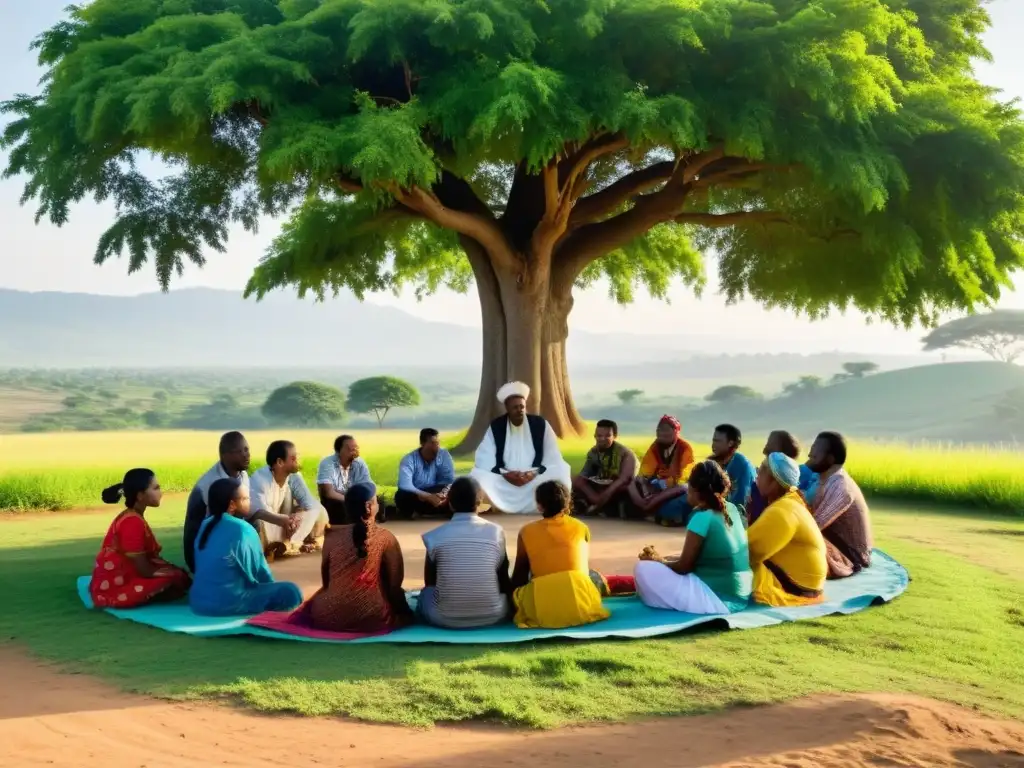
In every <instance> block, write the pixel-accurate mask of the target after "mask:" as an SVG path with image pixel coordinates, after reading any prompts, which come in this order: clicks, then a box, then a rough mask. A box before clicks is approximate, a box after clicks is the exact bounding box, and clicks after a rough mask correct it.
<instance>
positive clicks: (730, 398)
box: [704, 384, 761, 403]
mask: <svg viewBox="0 0 1024 768" xmlns="http://www.w3.org/2000/svg"><path fill="white" fill-rule="evenodd" d="M760 397H761V396H760V395H759V394H758V392H757V390H755V389H754V388H753V387H745V386H742V385H739V384H726V385H724V386H721V387H718V388H717V389H716V390H715V391H714V392H711V393H710V394H708V395H707V396H706V397H705V398H704V399H705V400H707V401H708V402H709V403H737V402H742V401H744V400H757V399H759V398H760Z"/></svg>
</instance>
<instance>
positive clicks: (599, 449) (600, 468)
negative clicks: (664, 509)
mask: <svg viewBox="0 0 1024 768" xmlns="http://www.w3.org/2000/svg"><path fill="white" fill-rule="evenodd" d="M618 436H619V426H618V424H616V423H615V422H614V421H612V420H610V419H602V420H601V421H599V422H597V427H596V428H595V429H594V447H593V448H591V449H590V452H589V453H587V458H586V460H585V461H584V462H583V469H582V470H581V471H580V473H579V474H578V475H577V476H576V477H574V478H573V479H572V491H573V494H572V497H573V498H572V502H573V503H572V506H573V512H574V513H576V514H581V515H583V514H586V515H593V514H599V515H601V516H602V517H604V516H609V515H611V516H614V517H620V516H622V515H623V514H624V513H625V509H624V508H623V507H624V505H625V504H628V503H629V485H630V483H632V482H633V478H634V477H635V476H636V454H634V453H633V452H632V451H631V450H630V449H629V448H627V447H626V446H624V445H623V444H622V443H620V442H619V441H618V440H617V438H618Z"/></svg>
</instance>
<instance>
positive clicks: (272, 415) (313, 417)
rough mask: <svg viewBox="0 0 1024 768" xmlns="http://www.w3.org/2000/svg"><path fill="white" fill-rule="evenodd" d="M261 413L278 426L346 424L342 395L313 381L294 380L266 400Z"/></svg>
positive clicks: (325, 385) (337, 390) (343, 396)
mask: <svg viewBox="0 0 1024 768" xmlns="http://www.w3.org/2000/svg"><path fill="white" fill-rule="evenodd" d="M260 410H261V412H262V413H263V415H264V417H266V419H267V420H268V421H271V422H274V423H278V424H304V425H307V426H328V425H333V426H339V425H341V424H343V423H344V421H345V393H344V392H342V391H341V390H340V389H338V388H337V387H332V386H330V385H328V384H319V383H317V382H315V381H293V382H292V383H291V384H286V385H285V386H283V387H278V388H277V389H275V390H274V391H273V392H271V393H270V395H269V396H268V397H267V399H266V402H264V403H263V406H262V407H261V409H260Z"/></svg>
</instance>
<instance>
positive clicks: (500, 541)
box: [417, 477, 511, 629]
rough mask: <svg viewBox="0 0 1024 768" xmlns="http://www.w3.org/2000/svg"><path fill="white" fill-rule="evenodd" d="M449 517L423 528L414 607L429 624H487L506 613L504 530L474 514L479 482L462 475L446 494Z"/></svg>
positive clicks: (507, 586) (458, 626)
mask: <svg viewBox="0 0 1024 768" xmlns="http://www.w3.org/2000/svg"><path fill="white" fill-rule="evenodd" d="M448 503H449V505H450V506H451V511H452V519H451V521H450V522H447V523H445V524H444V525H442V526H440V527H439V528H435V529H434V530H432V531H429V532H427V533H425V534H423V544H424V546H425V547H426V549H427V559H426V562H425V563H424V573H423V583H424V584H426V586H425V587H424V588H423V591H422V592H420V598H419V603H418V606H417V609H418V611H419V614H420V616H421V617H422V618H423V619H424V621H426V622H427V623H428V624H434V625H435V626H438V627H450V628H452V629H468V628H470V627H489V626H491V625H492V624H497V623H499V622H501V621H505V620H506V619H508V618H509V602H508V599H509V598H508V596H509V593H510V591H511V580H510V579H509V573H508V570H509V560H508V554H507V553H506V550H505V532H504V531H503V530H502V528H501V526H500V525H497V524H496V523H492V522H490V521H489V520H484V519H483V518H482V517H480V515H478V514H477V509H478V508H479V505H480V486H479V485H477V482H476V481H475V480H474V479H473V478H471V477H460V478H459V479H458V480H456V481H455V482H454V483H453V484H452V487H451V491H450V492H449V494H448Z"/></svg>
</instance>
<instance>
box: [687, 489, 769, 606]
mask: <svg viewBox="0 0 1024 768" xmlns="http://www.w3.org/2000/svg"><path fill="white" fill-rule="evenodd" d="M725 512H726V514H727V515H729V520H730V521H732V525H730V526H727V525H726V524H725V520H724V519H723V518H722V516H721V515H720V514H718V513H717V512H712V511H710V510H707V509H701V510H698V511H696V512H694V513H693V517H691V518H690V522H689V524H688V525H687V526H686V528H687V530H688V531H689V532H690V533H695V534H697V535H698V536H703V537H704V545H703V546H702V547H701V548H700V554H699V555H697V564H696V567H695V568H694V569H693V573H694V575H696V576H698V577H699V578H700V580H701V581H703V582H704V583H705V584H707V585H708V586H709V587H710V588H711V591H712V592H714V593H715V594H716V595H717V596H718V599H719V600H721V601H722V602H723V603H724V604H725V607H726V608H728V609H729V611H730V612H733V611H742V610H743V609H744V608H746V607H747V603H748V602H749V601H750V593H751V592H752V591H753V588H754V574H753V573H752V572H751V570H750V552H749V550H748V548H747V530H746V528H744V527H743V518H742V516H741V515H740V511H739V510H738V509H737V508H736V505H734V504H732V503H728V502H727V503H726V505H725Z"/></svg>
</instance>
